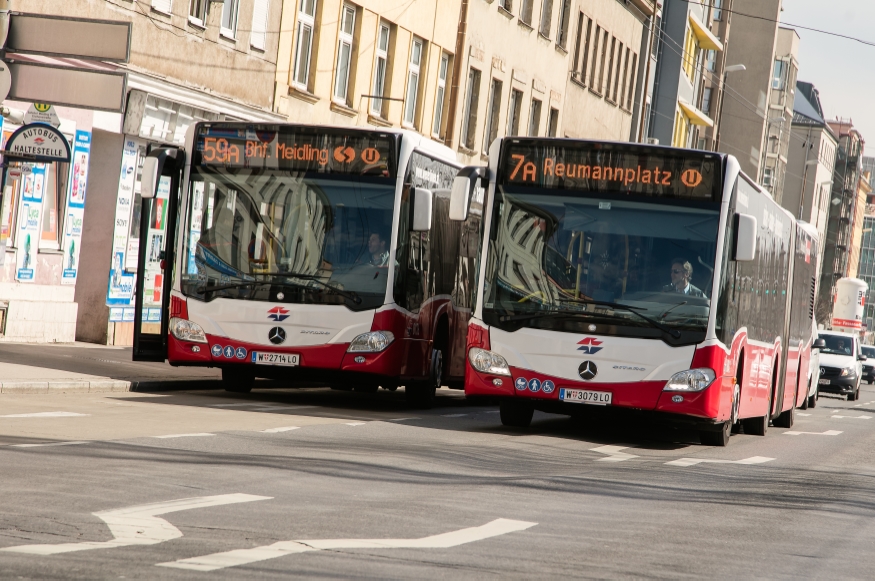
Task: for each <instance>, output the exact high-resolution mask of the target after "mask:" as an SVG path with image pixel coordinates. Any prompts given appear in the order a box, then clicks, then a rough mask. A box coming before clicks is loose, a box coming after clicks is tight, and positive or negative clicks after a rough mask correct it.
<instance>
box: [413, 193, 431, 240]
mask: <svg viewBox="0 0 875 581" xmlns="http://www.w3.org/2000/svg"><path fill="white" fill-rule="evenodd" d="M433 199H434V194H432V191H431V190H426V189H425V188H413V227H412V228H411V230H413V231H414V232H428V231H429V230H431V205H432V201H433Z"/></svg>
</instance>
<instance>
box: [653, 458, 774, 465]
mask: <svg viewBox="0 0 875 581" xmlns="http://www.w3.org/2000/svg"><path fill="white" fill-rule="evenodd" d="M772 460H774V458H766V457H765V456H751V457H750V458H745V459H744V460H711V459H708V458H678V459H677V460H672V461H671V462H666V463H665V464H666V465H667V466H695V465H696V464H705V463H707V464H745V465H751V464H765V463H766V462H771V461H772Z"/></svg>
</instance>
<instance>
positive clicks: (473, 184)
mask: <svg viewBox="0 0 875 581" xmlns="http://www.w3.org/2000/svg"><path fill="white" fill-rule="evenodd" d="M485 175H486V168H484V167H474V166H469V167H463V168H462V169H461V170H459V173H458V174H456V178H455V179H454V180H453V190H452V191H451V192H450V220H457V221H460V222H464V221H465V220H467V219H468V208H469V207H470V205H471V196H472V194H473V193H474V192H475V190H476V188H477V186H478V183H479V180H480V179H481V178H482V177H484V176H485Z"/></svg>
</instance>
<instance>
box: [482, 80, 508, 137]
mask: <svg viewBox="0 0 875 581" xmlns="http://www.w3.org/2000/svg"><path fill="white" fill-rule="evenodd" d="M502 88H503V83H502V82H501V81H499V80H498V79H492V85H491V86H490V87H489V104H488V106H487V109H486V133H485V134H484V137H483V153H489V146H490V145H491V144H492V142H493V141H495V138H496V137H498V116H499V114H500V113H501V92H502Z"/></svg>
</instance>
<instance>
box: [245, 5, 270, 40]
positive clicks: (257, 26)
mask: <svg viewBox="0 0 875 581" xmlns="http://www.w3.org/2000/svg"><path fill="white" fill-rule="evenodd" d="M269 14H270V3H269V1H268V0H255V4H254V5H253V7H252V33H251V34H250V35H249V45H250V46H252V48H255V49H258V50H264V48H265V43H266V41H267V22H268V18H269Z"/></svg>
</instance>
